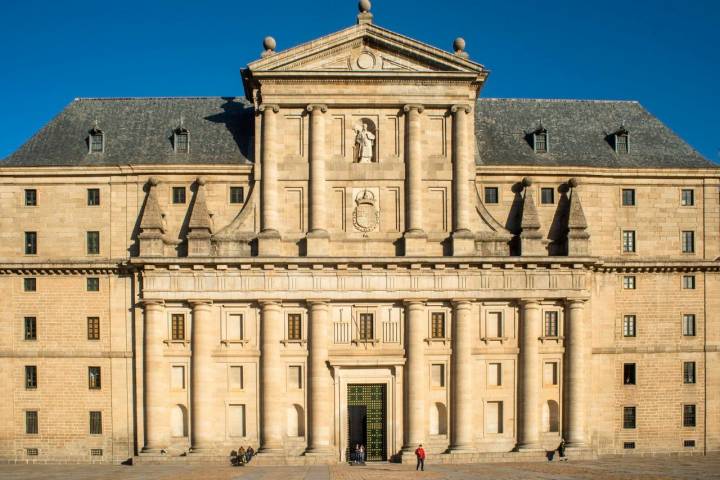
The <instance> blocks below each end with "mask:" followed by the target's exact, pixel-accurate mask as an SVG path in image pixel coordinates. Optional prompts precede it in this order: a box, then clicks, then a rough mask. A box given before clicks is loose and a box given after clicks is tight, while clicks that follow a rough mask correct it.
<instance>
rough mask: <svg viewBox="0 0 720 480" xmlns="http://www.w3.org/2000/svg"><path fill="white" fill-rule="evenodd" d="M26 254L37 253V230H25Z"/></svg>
mask: <svg viewBox="0 0 720 480" xmlns="http://www.w3.org/2000/svg"><path fill="white" fill-rule="evenodd" d="M25 255H37V232H25Z"/></svg>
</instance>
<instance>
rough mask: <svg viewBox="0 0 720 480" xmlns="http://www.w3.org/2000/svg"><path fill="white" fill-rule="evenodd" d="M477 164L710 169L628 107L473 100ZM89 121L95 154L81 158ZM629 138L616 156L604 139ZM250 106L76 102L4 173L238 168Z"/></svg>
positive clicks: (245, 159)
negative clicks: (537, 138)
mask: <svg viewBox="0 0 720 480" xmlns="http://www.w3.org/2000/svg"><path fill="white" fill-rule="evenodd" d="M475 114H476V126H475V128H476V132H475V136H476V140H477V146H478V149H477V152H478V153H477V163H478V164H479V165H527V166H533V165H538V166H541V165H550V166H588V167H610V168H612V167H629V168H717V167H718V165H716V164H713V163H711V162H710V161H708V160H706V159H705V158H703V157H702V156H701V155H700V154H699V153H698V152H696V151H695V150H693V149H692V147H690V146H689V145H688V144H687V143H685V142H684V141H683V140H682V139H681V138H679V137H678V136H677V135H675V134H674V133H673V132H672V131H671V130H670V129H669V128H667V127H666V126H665V125H664V124H663V123H662V122H660V121H659V120H658V119H657V118H655V117H654V116H653V115H651V114H650V113H649V112H648V111H647V110H645V109H644V108H643V107H642V106H641V105H640V104H638V103H637V102H620V101H592V100H537V99H491V98H481V99H479V100H478V101H477V108H476V113H475ZM181 117H182V118H183V125H184V127H185V128H187V130H188V131H189V132H190V153H189V154H181V153H175V152H174V150H173V144H172V138H173V131H174V130H175V129H176V128H177V127H178V126H179V125H180V118H181ZM95 121H97V125H98V127H99V128H100V129H101V130H102V131H103V132H104V133H105V135H106V137H105V142H106V143H105V152H104V153H102V154H89V153H88V145H87V141H88V135H89V132H90V130H91V129H92V128H93V126H94V125H95ZM540 122H541V123H542V126H543V127H544V128H546V129H547V131H548V135H549V145H550V151H549V152H548V153H544V154H536V153H535V152H534V150H533V146H532V132H533V131H534V130H536V129H537V127H538V126H539V124H540ZM621 126H624V127H625V128H626V129H627V130H628V131H629V132H630V153H629V154H627V155H618V154H616V153H615V151H614V148H613V143H612V138H611V136H612V134H613V133H614V132H616V131H617V130H618V129H619V128H620V127H621ZM253 131H254V130H253V108H252V105H251V104H250V103H248V101H247V100H245V99H244V98H232V97H194V98H193V97H190V98H117V99H76V100H74V101H73V102H71V103H70V105H68V106H67V107H66V108H65V109H64V110H63V111H62V112H61V113H60V114H59V115H58V116H57V117H56V118H54V119H53V120H52V121H50V123H48V124H47V125H46V126H45V127H44V128H42V129H41V130H40V131H39V132H38V133H37V134H35V135H34V136H33V137H32V138H31V139H30V140H28V142H27V143H25V144H24V145H23V146H22V147H20V148H19V149H18V150H17V151H16V152H15V153H13V154H11V155H10V156H9V157H7V158H6V159H5V160H4V161H2V162H0V167H3V166H7V167H13V166H90V165H127V164H133V165H142V164H144V165H178V164H247V163H249V162H251V161H252V145H253V142H252V136H253Z"/></svg>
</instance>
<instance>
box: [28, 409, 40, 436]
mask: <svg viewBox="0 0 720 480" xmlns="http://www.w3.org/2000/svg"><path fill="white" fill-rule="evenodd" d="M25 433H27V434H28V435H37V433H38V412H37V410H28V411H26V412H25Z"/></svg>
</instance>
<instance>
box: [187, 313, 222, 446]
mask: <svg viewBox="0 0 720 480" xmlns="http://www.w3.org/2000/svg"><path fill="white" fill-rule="evenodd" d="M189 303H190V305H191V306H192V377H191V379H192V383H191V394H192V403H191V404H190V405H191V408H192V410H191V418H192V450H193V451H194V452H197V451H210V450H212V442H213V437H214V436H215V435H217V429H216V428H215V427H216V426H215V425H213V422H212V417H213V416H214V415H215V412H214V411H215V410H216V409H217V408H218V405H217V404H216V403H215V401H216V397H215V395H214V394H213V393H214V392H213V386H214V385H215V378H214V375H213V367H214V361H213V359H212V351H213V349H214V348H215V346H216V345H217V344H218V343H219V342H220V338H219V336H216V335H215V330H216V329H215V328H214V327H215V325H214V322H213V318H212V316H211V312H212V307H211V305H212V302H211V301H209V300H191V301H190V302H189Z"/></svg>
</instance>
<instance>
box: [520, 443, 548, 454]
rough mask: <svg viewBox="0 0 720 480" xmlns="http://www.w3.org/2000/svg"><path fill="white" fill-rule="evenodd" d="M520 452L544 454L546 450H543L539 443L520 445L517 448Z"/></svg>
mask: <svg viewBox="0 0 720 480" xmlns="http://www.w3.org/2000/svg"><path fill="white" fill-rule="evenodd" d="M517 451H518V452H544V451H545V449H544V448H543V446H542V444H540V443H539V442H538V443H525V444H523V445H518V447H517Z"/></svg>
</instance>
